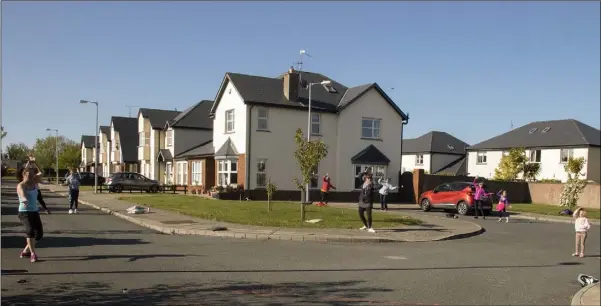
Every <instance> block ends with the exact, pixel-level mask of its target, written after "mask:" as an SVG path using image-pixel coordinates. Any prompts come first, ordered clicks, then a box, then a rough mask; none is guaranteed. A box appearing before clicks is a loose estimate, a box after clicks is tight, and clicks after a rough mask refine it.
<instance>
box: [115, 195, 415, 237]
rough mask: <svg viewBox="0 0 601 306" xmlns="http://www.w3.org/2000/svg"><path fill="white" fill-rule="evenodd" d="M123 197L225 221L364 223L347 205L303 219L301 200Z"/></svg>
mask: <svg viewBox="0 0 601 306" xmlns="http://www.w3.org/2000/svg"><path fill="white" fill-rule="evenodd" d="M120 200H123V201H128V202H132V203H136V204H138V205H145V206H150V207H152V208H158V209H163V210H169V211H174V212H178V213H181V214H184V215H188V216H192V217H197V218H201V219H208V220H217V221H222V222H229V223H237V224H247V225H257V226H273V227H290V228H299V227H304V228H342V229H354V228H357V227H359V226H360V224H361V221H359V216H358V214H357V212H356V211H354V210H351V209H344V208H333V207H316V206H306V215H305V217H306V220H310V219H322V221H321V222H319V223H307V222H304V223H303V222H300V204H299V203H291V202H273V203H272V204H271V208H272V210H271V212H268V211H267V202H260V201H256V202H255V201H252V202H240V201H225V200H211V199H204V198H201V197H197V196H184V195H160V194H159V195H156V194H155V195H142V196H133V197H121V198H120ZM373 222H374V225H376V226H377V227H378V228H386V227H401V226H405V225H419V224H421V223H422V221H421V220H419V219H415V218H411V217H408V216H402V215H393V214H386V213H382V212H377V211H374V212H373Z"/></svg>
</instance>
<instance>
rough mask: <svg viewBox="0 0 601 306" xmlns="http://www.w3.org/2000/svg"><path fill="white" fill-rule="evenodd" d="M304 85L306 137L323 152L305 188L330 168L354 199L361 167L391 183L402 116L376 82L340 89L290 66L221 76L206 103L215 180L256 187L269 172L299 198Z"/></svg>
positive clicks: (396, 174) (395, 173)
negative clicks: (269, 72)
mask: <svg viewBox="0 0 601 306" xmlns="http://www.w3.org/2000/svg"><path fill="white" fill-rule="evenodd" d="M324 81H326V82H324ZM328 81H329V82H328ZM309 88H310V89H311V111H312V113H311V117H310V122H311V133H310V134H311V136H310V137H311V139H321V140H323V141H324V142H325V144H326V145H327V146H328V151H329V153H328V155H327V157H326V158H325V159H324V160H322V161H321V163H320V164H319V166H318V167H317V169H315V174H316V176H315V179H314V181H313V182H312V184H311V188H313V189H318V187H319V183H320V182H319V179H318V178H320V177H322V176H323V175H325V174H326V173H329V174H330V175H331V176H332V178H333V183H334V185H335V186H336V187H337V192H339V193H344V192H346V193H349V194H350V193H352V194H353V199H354V191H356V190H358V189H359V188H360V186H361V179H360V174H361V172H363V171H365V170H367V169H372V172H373V173H374V175H375V176H376V179H377V178H381V177H390V178H391V180H392V184H397V183H398V177H399V171H400V170H401V169H400V164H401V156H400V154H399V151H400V149H399V148H400V146H401V131H402V129H403V125H404V124H406V123H407V121H408V119H409V118H408V117H407V115H406V114H405V113H403V111H401V109H400V108H399V107H398V106H397V105H396V104H395V103H394V101H392V100H391V99H390V97H388V95H386V93H385V92H384V91H383V90H382V88H380V86H378V84H376V83H369V84H364V85H360V86H355V87H347V86H345V85H343V84H341V83H339V82H336V81H334V80H332V79H331V78H329V77H327V76H325V75H322V74H319V73H313V72H304V71H296V70H294V69H293V68H291V69H290V70H289V71H288V72H286V73H284V74H283V75H280V76H279V77H263V76H255V75H245V74H239V73H226V74H225V76H224V78H223V81H222V83H221V86H220V88H219V90H218V93H217V95H216V97H215V102H214V103H213V106H212V108H211V115H212V117H213V120H214V121H213V144H214V149H215V168H216V174H215V181H216V184H217V185H221V186H227V185H243V186H244V187H245V188H247V189H250V190H256V189H262V188H264V187H265V185H266V182H267V180H268V178H269V177H271V180H272V181H273V182H274V183H276V184H277V185H278V186H279V190H280V191H294V194H295V195H297V196H300V195H299V193H298V192H296V185H295V183H294V182H293V179H294V178H299V176H300V170H299V167H298V166H297V163H296V160H295V159H294V156H293V155H294V151H295V150H296V145H295V142H294V135H295V132H296V130H297V129H298V128H301V129H302V130H303V132H304V133H305V137H306V135H307V123H308V119H309V118H308V112H307V111H308V108H309V107H308V106H309V104H308V103H309Z"/></svg>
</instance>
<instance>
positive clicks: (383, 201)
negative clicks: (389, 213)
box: [378, 178, 399, 210]
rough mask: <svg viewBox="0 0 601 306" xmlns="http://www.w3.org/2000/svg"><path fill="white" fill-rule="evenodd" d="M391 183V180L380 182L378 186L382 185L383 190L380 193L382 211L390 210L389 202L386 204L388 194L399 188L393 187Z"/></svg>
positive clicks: (380, 180)
mask: <svg viewBox="0 0 601 306" xmlns="http://www.w3.org/2000/svg"><path fill="white" fill-rule="evenodd" d="M389 182H390V178H388V179H379V180H378V184H380V185H382V188H380V191H379V192H380V209H381V210H388V202H386V197H387V196H388V192H389V191H393V190H395V189H397V188H399V186H392V185H391V184H390V183H389Z"/></svg>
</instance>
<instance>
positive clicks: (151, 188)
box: [106, 172, 160, 193]
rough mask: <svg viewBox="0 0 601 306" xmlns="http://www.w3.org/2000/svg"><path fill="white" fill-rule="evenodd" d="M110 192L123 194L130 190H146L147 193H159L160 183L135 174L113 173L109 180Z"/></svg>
mask: <svg viewBox="0 0 601 306" xmlns="http://www.w3.org/2000/svg"><path fill="white" fill-rule="evenodd" d="M106 184H107V185H108V188H109V191H111V192H117V193H119V192H122V191H123V190H128V189H130V188H132V189H135V190H145V191H147V192H158V191H159V185H160V184H159V182H158V181H155V180H151V179H149V178H147V177H145V176H143V175H141V174H139V173H135V172H117V173H113V175H111V177H109V179H108V180H107V182H106Z"/></svg>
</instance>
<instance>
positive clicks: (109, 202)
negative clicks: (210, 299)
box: [44, 185, 484, 243]
mask: <svg viewBox="0 0 601 306" xmlns="http://www.w3.org/2000/svg"><path fill="white" fill-rule="evenodd" d="M44 187H45V188H48V189H49V190H50V191H53V192H55V193H57V194H60V195H62V196H65V197H66V196H67V190H66V187H63V186H54V185H46V186H44ZM132 195H134V194H132ZM122 196H129V194H106V193H102V194H94V192H93V191H81V192H80V195H79V202H80V203H81V204H84V205H87V206H91V207H93V208H95V209H99V210H102V211H104V212H106V213H109V214H112V215H115V216H117V217H119V218H122V219H125V220H127V221H130V222H132V223H135V224H138V225H140V226H143V227H146V228H150V229H153V230H155V231H158V232H161V233H164V234H170V235H175V234H178V235H202V236H214V237H228V238H242V239H257V240H268V239H274V240H295V241H320V242H352V243H355V242H357V243H365V242H428V241H442V240H451V239H460V238H467V237H471V236H475V235H478V234H480V233H482V232H483V231H484V230H483V228H482V227H481V226H480V225H478V224H476V223H474V222H470V221H464V220H458V219H448V218H444V217H440V216H437V215H432V216H424V215H421V214H414V213H411V212H405V211H404V212H402V213H399V212H389V213H391V214H399V215H406V216H410V217H414V218H417V219H420V220H422V221H423V223H422V224H421V225H416V226H402V227H398V228H382V229H378V228H376V230H377V233H375V234H372V233H367V232H362V231H359V230H358V229H356V230H345V229H310V228H277V227H260V226H251V225H242V224H231V223H225V222H219V221H214V220H204V219H198V218H194V217H191V216H186V215H183V214H179V213H175V212H170V211H164V210H160V209H152V208H151V211H150V213H144V214H128V213H127V212H126V209H127V208H129V207H131V206H133V205H135V204H133V203H131V202H126V201H121V200H119V197H122ZM341 209H345V208H342V207H341ZM357 219H358V218H357ZM359 224H360V221H359V220H357V225H358V226H357V227H359ZM215 226H223V227H226V228H227V230H225V231H213V230H212V228H214V227H215Z"/></svg>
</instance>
